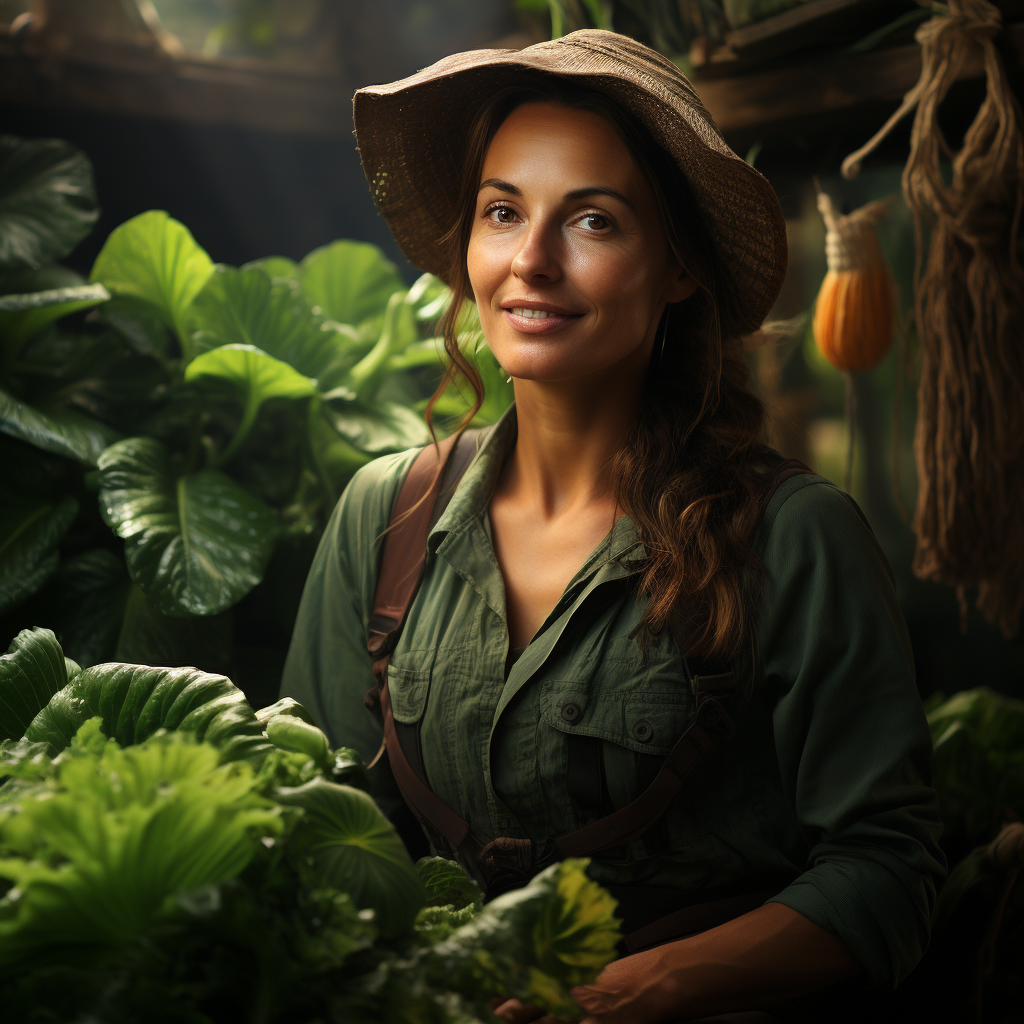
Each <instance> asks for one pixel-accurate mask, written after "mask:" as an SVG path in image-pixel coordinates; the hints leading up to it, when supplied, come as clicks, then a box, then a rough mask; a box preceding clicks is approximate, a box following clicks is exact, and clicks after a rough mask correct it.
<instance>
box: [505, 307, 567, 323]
mask: <svg viewBox="0 0 1024 1024" xmlns="http://www.w3.org/2000/svg"><path fill="white" fill-rule="evenodd" d="M512 312H513V313H514V314H515V315H516V316H525V317H526V319H527V320H547V319H548V318H549V317H552V316H559V315H562V314H559V313H551V312H549V311H548V310H546V309H526V308H525V307H523V306H513V307H512Z"/></svg>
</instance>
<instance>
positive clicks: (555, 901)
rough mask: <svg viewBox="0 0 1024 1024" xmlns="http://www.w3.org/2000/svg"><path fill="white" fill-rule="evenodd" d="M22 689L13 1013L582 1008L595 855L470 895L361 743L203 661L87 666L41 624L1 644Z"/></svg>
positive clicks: (331, 1014) (10, 882)
mask: <svg viewBox="0 0 1024 1024" xmlns="http://www.w3.org/2000/svg"><path fill="white" fill-rule="evenodd" d="M15 706H17V707H18V711H17V715H16V717H15V718H12V719H10V720H9V721H8V720H5V721H4V726H5V728H6V734H7V738H6V739H4V740H3V741H2V742H0V776H6V781H5V782H3V784H2V785H0V1000H2V1001H3V1006H4V1011H5V1014H8V1015H10V1016H11V1017H12V1019H17V1020H21V1021H26V1022H28V1024H32V1022H36V1021H38V1022H42V1021H52V1020H103V1021H104V1022H106V1024H134V1022H137V1021H138V1020H142V1019H145V1020H157V1021H167V1022H170V1021H177V1022H185V1021H188V1022H199V1024H219V1022H222V1021H225V1020H231V1021H240V1022H246V1024H249V1022H251V1024H286V1022H291V1021H296V1020H300V1021H314V1020H315V1021H321V1022H323V1024H342V1022H345V1024H347V1022H349V1021H362V1022H366V1024H369V1022H381V1024H383V1022H391V1021H397V1020H402V1021H417V1022H421V1021H422V1022H426V1024H472V1022H474V1021H480V1020H482V1019H485V1018H489V1017H490V1014H489V1012H488V998H489V996H490V995H492V994H499V993H501V994H504V993H508V994H511V995H516V996H519V997H520V998H522V999H524V1000H528V1001H530V1002H533V1003H536V1004H537V1005H541V1006H545V1007H548V1008H550V1009H553V1010H554V1009H558V1010H559V1011H561V1012H565V1013H572V1014H574V1015H575V1014H576V1012H577V1011H576V1008H575V1007H574V1006H573V1004H572V1002H571V1000H570V999H569V997H568V990H569V988H570V987H571V986H572V985H574V984H578V983H582V982H587V981H591V980H593V979H594V978H595V977H596V975H597V973H598V972H599V971H600V970H601V969H602V968H603V967H604V965H605V964H606V963H607V962H608V961H609V960H610V959H611V958H612V957H613V956H614V946H615V942H616V941H617V938H618V931H617V928H616V924H615V921H614V919H613V917H612V912H613V910H614V907H615V903H614V901H613V900H611V898H610V897H609V896H608V894H607V893H605V892H604V890H602V889H601V888H600V887H599V886H597V885H596V884H595V883H593V882H591V881H590V880H589V879H587V877H586V875H585V874H584V869H585V867H586V861H566V862H565V863H564V864H561V865H556V866H555V867H553V868H550V869H548V870H547V871H545V872H544V873H543V874H542V875H540V876H538V877H537V878H536V879H535V880H534V881H533V882H532V883H531V884H530V885H528V886H526V887H525V888H524V889H522V890H520V891H519V892H518V893H509V894H507V895H505V896H503V897H500V898H499V899H497V900H494V901H493V902H492V903H490V904H489V905H488V906H487V907H486V908H484V909H482V910H481V907H480V904H481V894H480V891H479V889H477V887H476V886H475V884H474V883H473V882H472V881H471V880H470V879H469V877H468V876H467V875H466V874H465V872H464V871H463V870H462V869H461V868H460V867H459V866H458V865H457V864H454V863H452V862H451V861H444V860H441V859H440V858H426V859H424V860H423V861H421V862H420V863H419V864H418V865H413V863H412V861H411V860H410V858H409V855H408V853H407V852H406V850H405V848H404V846H403V845H402V842H401V840H400V839H399V837H398V835H397V833H396V832H395V830H394V828H393V827H392V826H391V824H390V823H389V822H388V821H387V819H386V818H385V817H384V815H383V814H382V813H381V811H380V810H379V809H378V808H377V806H376V804H375V803H374V802H373V800H372V799H371V798H370V796H369V795H367V793H365V792H364V791H363V790H362V789H360V788H356V787H354V786H352V785H347V784H344V782H342V783H341V784H339V781H338V780H339V778H340V779H342V780H345V779H348V780H350V781H355V782H360V781H361V780H364V779H365V776H364V775H362V774H361V773H362V765H361V764H360V763H359V761H358V757H357V756H356V755H355V754H353V752H351V751H347V750H345V749H344V748H342V749H339V750H335V751H331V750H329V749H328V745H327V739H326V737H325V736H324V734H323V733H321V732H320V731H319V730H318V729H317V728H316V727H315V726H314V725H313V724H312V723H311V721H310V720H309V715H308V714H307V712H306V711H305V709H304V708H302V706H301V705H299V704H297V703H296V702H295V701H294V700H291V699H287V698H286V699H284V700H282V701H279V702H278V703H277V704H275V705H273V706H271V707H268V708H264V709H263V710H262V711H261V712H259V714H258V715H257V714H256V713H254V712H253V711H252V710H251V708H249V707H248V705H247V704H245V702H244V700H243V699H242V697H241V693H240V691H238V690H237V689H236V688H235V687H234V686H232V684H231V683H230V682H229V681H228V680H226V679H224V678H223V677H213V676H206V675H204V674H203V673H200V672H198V670H195V669H187V670H186V669H159V668H151V667H149V666H144V665H125V664H110V665H99V666H93V667H91V668H88V669H85V670H84V671H81V672H79V671H77V666H75V665H74V664H73V663H69V662H67V661H66V660H65V658H64V656H63V652H62V651H61V649H60V646H59V644H58V643H57V641H56V639H55V638H54V636H53V634H52V633H51V632H49V631H48V630H42V629H35V630H26V631H25V632H24V633H23V634H21V635H20V636H19V637H18V638H16V640H15V642H14V643H13V644H12V645H11V649H10V651H9V653H8V654H7V655H6V656H5V657H4V659H3V660H2V661H0V707H15ZM30 716H31V721H30V722H29V724H28V726H27V727H25V728H22V724H23V723H24V721H25V720H26V719H27V718H29V717H30ZM258 730H262V731H261V732H258ZM279 743H280V745H279ZM428 900H429V901H430V904H432V905H425V904H427V902H428Z"/></svg>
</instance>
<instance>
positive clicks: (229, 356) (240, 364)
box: [185, 345, 316, 463]
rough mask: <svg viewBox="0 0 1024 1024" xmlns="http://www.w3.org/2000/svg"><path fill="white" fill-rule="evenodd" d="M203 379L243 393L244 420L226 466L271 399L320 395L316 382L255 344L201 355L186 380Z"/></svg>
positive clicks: (227, 452) (224, 458) (226, 453)
mask: <svg viewBox="0 0 1024 1024" xmlns="http://www.w3.org/2000/svg"><path fill="white" fill-rule="evenodd" d="M201 377H219V378H221V379H223V380H227V381H230V382H231V383H232V384H233V385H234V386H235V387H236V388H238V390H239V391H240V392H241V393H242V418H241V421H240V422H239V424H238V429H237V430H236V431H235V434H234V437H232V439H231V441H230V442H229V443H228V444H227V446H226V447H225V448H224V451H222V452H221V454H220V462H222V463H223V462H226V461H227V460H228V459H229V458H230V457H231V456H232V455H233V454H234V453H235V452H236V451H237V450H238V448H239V447H240V445H241V443H242V441H244V440H245V438H246V436H247V435H248V433H249V430H250V429H251V428H252V425H253V423H254V422H255V420H256V415H257V413H258V412H259V410H260V406H261V405H262V404H263V403H264V402H265V401H266V400H267V399H268V398H311V397H312V396H313V395H315V394H316V381H315V380H312V379H311V378H309V377H304V376H303V375H302V374H301V373H299V371H298V370H296V369H294V368H292V367H291V366H289V365H288V364H287V363H285V362H282V361H281V360H280V359H275V358H274V357H273V356H271V355H267V353H266V352H264V351H263V350H262V349H258V348H256V347H255V346H254V345H222V346H221V347H220V348H214V349H210V350H209V351H208V352H204V353H202V355H199V356H197V357H196V358H195V359H193V360H192V362H191V363H189V364H188V367H187V369H186V370H185V380H186V381H193V380H197V379H199V378H201Z"/></svg>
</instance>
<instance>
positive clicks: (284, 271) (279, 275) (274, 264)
mask: <svg viewBox="0 0 1024 1024" xmlns="http://www.w3.org/2000/svg"><path fill="white" fill-rule="evenodd" d="M240 269H241V270H262V271H263V273H264V274H266V275H267V277H269V278H270V280H271V281H277V280H280V281H293V282H295V284H298V283H299V278H300V277H301V276H302V271H301V270H300V269H299V265H298V263H296V262H295V260H290V259H288V257H287V256H264V257H263V259H261V260H251V261H250V262H248V263H244V264H243V265H242V266H241V268H240Z"/></svg>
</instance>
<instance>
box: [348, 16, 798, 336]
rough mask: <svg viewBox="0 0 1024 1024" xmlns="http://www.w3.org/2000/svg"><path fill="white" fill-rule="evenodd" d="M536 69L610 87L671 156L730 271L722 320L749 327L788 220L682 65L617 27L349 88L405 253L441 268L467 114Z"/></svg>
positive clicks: (766, 293)
mask: <svg viewBox="0 0 1024 1024" xmlns="http://www.w3.org/2000/svg"><path fill="white" fill-rule="evenodd" d="M536 72H545V73H548V74H553V75H558V76H560V77H563V78H567V79H571V80H572V81H574V82H578V83H584V84H586V85H589V86H591V87H592V88H593V89H595V90H597V91H598V92H602V93H605V94H606V95H608V96H610V97H611V98H612V99H613V100H615V101H616V102H618V104H619V105H620V106H621V107H623V108H624V109H625V110H626V111H628V112H629V113H631V114H632V115H634V116H635V117H636V118H637V120H638V121H640V123H641V124H643V126H644V127H645V128H646V129H647V131H648V132H649V133H650V134H651V136H652V137H653V139H654V141H655V142H657V143H658V144H659V145H660V146H661V147H662V148H663V149H665V150H666V151H667V152H668V153H669V154H670V155H671V156H672V157H673V158H674V160H675V162H676V164H677V165H678V166H679V168H680V170H682V172H683V174H684V175H685V177H686V179H687V181H688V182H689V184H690V188H691V189H692V191H693V194H694V197H695V199H696V201H697V205H698V206H699V207H700V209H701V211H702V213H703V214H704V217H705V220H706V223H707V227H708V230H709V233H710V236H711V238H712V240H713V243H714V245H715V247H716V249H717V251H718V254H719V256H720V257H721V259H722V261H723V262H724V264H725V266H726V268H727V269H728V270H729V272H730V273H731V274H732V276H733V283H734V286H735V289H736V301H737V304H738V309H739V313H738V317H737V322H736V323H735V324H730V325H728V327H731V328H732V329H734V330H735V331H736V332H737V333H747V332H750V331H754V330H756V329H757V328H758V327H759V326H760V325H761V322H762V321H763V320H764V318H765V316H766V315H767V314H768V311H769V310H770V309H771V307H772V305H773V303H774V302H775V299H776V297H777V296H778V294H779V289H780V288H781V287H782V280H783V278H784V277H785V274H786V255H787V248H786V224H785V221H784V220H783V216H782V209H781V208H780V206H779V201H778V198H777V197H776V195H775V192H774V191H773V190H772V187H771V185H769V184H768V182H767V180H766V179H765V178H764V177H763V176H762V175H761V174H759V173H758V172H757V171H755V170H754V168H753V167H751V166H750V165H749V164H747V163H746V162H745V161H744V160H742V159H741V158H740V157H738V156H737V155H736V154H735V153H734V152H733V151H732V150H731V149H730V148H729V147H728V145H726V143H725V140H724V139H723V138H722V136H721V134H720V133H719V131H718V129H717V128H716V127H715V123H714V122H713V121H712V120H711V115H710V114H709V113H708V112H707V110H706V109H705V108H704V105H703V104H702V103H701V101H700V99H699V98H698V96H697V93H696V92H695V91H694V88H693V86H692V85H691V84H690V82H689V81H688V80H687V78H686V76H685V75H683V73H682V72H681V71H680V70H679V69H678V68H677V67H676V66H675V65H674V64H673V63H672V62H671V61H669V60H668V59H667V58H665V57H663V56H661V54H659V53H657V52H656V51H654V50H652V49H650V48H649V47H647V46H644V45H643V44H642V43H638V42H636V40H634V39H630V38H629V37H628V36H623V35H618V34H617V33H615V32H604V31H600V30H598V29H584V30H582V31H580V32H572V33H570V34H569V35H567V36H563V37H562V38H561V39H553V40H551V41H550V42H545V43H537V44H536V45H535V46H528V47H526V49H524V50H470V51H468V52H466V53H455V54H452V55H451V56H450V57H445V58H444V59H443V60H440V61H438V62H437V63H436V64H432V65H431V66H430V67H428V68H424V69H423V70H422V71H418V72H417V73H416V74H415V75H411V76H410V77H408V78H403V79H402V80H401V81H400V82H391V83H390V84H388V85H371V86H367V87H366V88H365V89H360V90H359V91H358V92H357V93H356V94H355V99H354V108H355V125H356V139H357V141H358V145H359V152H360V156H361V159H362V162H363V170H364V172H365V173H366V177H367V179H368V180H369V182H370V187H371V189H372V190H373V198H374V201H375V202H376V204H377V206H378V208H379V209H380V212H381V214H382V215H383V217H384V219H385V221H387V224H388V227H389V228H391V232H392V234H393V235H394V236H395V239H396V241H397V242H398V244H399V246H401V248H402V251H403V252H404V253H405V255H406V256H407V257H408V258H409V260H410V261H411V262H412V263H413V264H415V265H416V266H417V267H420V268H422V269H423V270H427V271H430V272H431V273H433V274H437V275H438V276H439V277H445V276H446V274H447V270H448V266H447V259H446V255H445V252H444V249H443V248H442V246H441V245H440V241H439V240H440V239H441V238H442V237H443V236H444V235H445V233H446V232H448V231H449V230H450V228H451V227H452V225H453V224H454V222H455V220H456V207H457V204H458V202H459V185H460V180H461V170H462V166H463V160H464V147H465V144H466V141H467V138H468V136H469V129H470V126H471V125H472V123H473V119H474V118H475V116H476V114H477V112H478V111H479V109H480V107H481V106H482V104H483V103H484V101H485V100H486V99H487V97H488V96H490V95H492V94H493V93H494V92H495V91H496V90H498V89H501V88H504V87H505V86H509V85H516V84H518V83H519V82H521V81H522V80H523V79H524V77H527V76H529V75H535V74H536ZM524 73H525V74H524Z"/></svg>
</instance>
